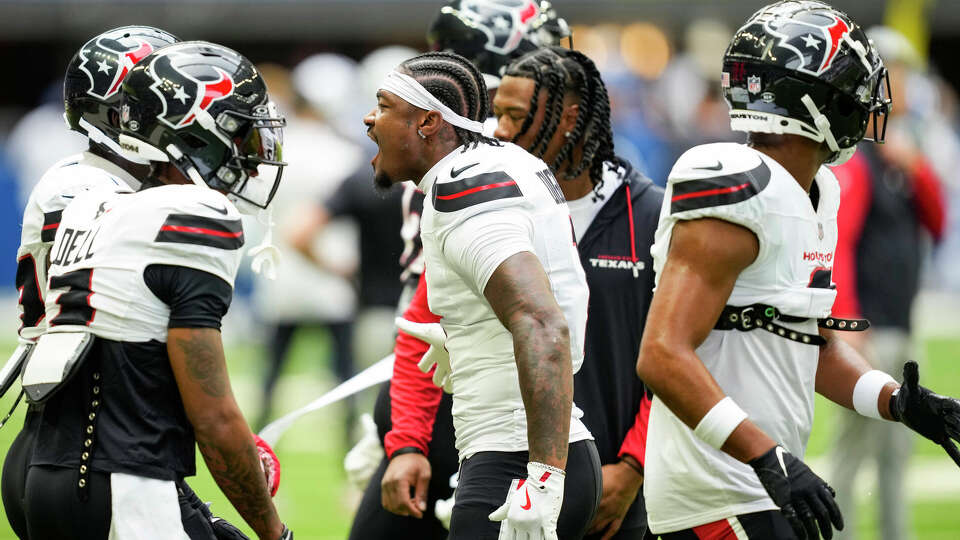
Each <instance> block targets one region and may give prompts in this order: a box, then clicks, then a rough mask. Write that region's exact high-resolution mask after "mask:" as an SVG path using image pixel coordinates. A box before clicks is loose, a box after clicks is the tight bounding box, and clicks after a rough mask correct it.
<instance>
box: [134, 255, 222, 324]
mask: <svg viewBox="0 0 960 540" xmlns="http://www.w3.org/2000/svg"><path fill="white" fill-rule="evenodd" d="M143 281H144V283H146V285H147V287H148V288H149V289H150V291H151V292H153V294H154V295H156V297H157V298H159V299H160V300H161V301H162V302H163V303H164V304H167V305H168V306H170V322H169V323H168V324H167V327H168V328H217V329H219V328H220V319H222V318H223V316H224V315H225V314H226V313H227V309H228V308H229V307H230V301H231V299H232V298H233V288H232V287H231V286H230V284H229V283H227V282H226V281H224V280H222V279H220V278H219V277H217V276H215V275H213V274H211V273H209V272H204V271H202V270H196V269H194V268H187V267H185V266H174V265H168V264H151V265H150V266H148V267H146V268H145V269H144V270H143Z"/></svg>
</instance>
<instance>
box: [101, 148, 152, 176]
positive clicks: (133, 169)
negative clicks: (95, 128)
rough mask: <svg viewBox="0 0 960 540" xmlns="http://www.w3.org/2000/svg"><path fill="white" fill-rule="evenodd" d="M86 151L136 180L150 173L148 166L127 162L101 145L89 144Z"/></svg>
mask: <svg viewBox="0 0 960 540" xmlns="http://www.w3.org/2000/svg"><path fill="white" fill-rule="evenodd" d="M87 151H88V152H90V153H91V154H93V155H95V156H97V157H99V158H101V159H105V160H107V161H109V162H110V163H113V164H114V165H116V166H117V167H119V168H121V169H123V170H124V171H126V172H127V174H129V175H130V176H132V177H134V178H136V179H138V180H139V179H141V178H144V177H145V176H147V174H149V172H150V166H149V165H138V164H136V163H133V162H132V161H127V160H125V159H123V158H122V157H120V156H119V155H117V154H115V153H113V152H111V151H110V150H109V149H107V148H106V147H105V146H103V145H100V144H96V143H94V142H90V147H89V148H88V149H87Z"/></svg>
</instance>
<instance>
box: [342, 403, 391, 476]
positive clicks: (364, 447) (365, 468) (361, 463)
mask: <svg viewBox="0 0 960 540" xmlns="http://www.w3.org/2000/svg"><path fill="white" fill-rule="evenodd" d="M360 425H361V426H362V427H363V436H362V437H360V440H359V441H357V444H356V445H354V447H353V448H351V449H350V451H349V452H347V455H346V457H344V458H343V468H344V470H345V471H346V472H347V481H348V482H350V484H351V485H353V486H354V487H356V488H357V489H358V490H360V491H363V490H365V489H367V484H368V483H370V478H371V477H373V473H375V472H377V467H378V466H380V461H382V460H383V447H382V446H380V436H379V435H378V434H377V424H376V423H375V422H374V421H373V417H372V416H370V415H369V414H364V415H363V416H361V417H360Z"/></svg>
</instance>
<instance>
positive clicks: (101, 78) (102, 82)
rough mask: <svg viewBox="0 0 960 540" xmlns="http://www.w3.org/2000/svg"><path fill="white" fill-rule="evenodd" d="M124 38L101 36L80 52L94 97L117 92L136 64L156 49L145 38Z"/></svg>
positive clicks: (82, 67)
mask: <svg viewBox="0 0 960 540" xmlns="http://www.w3.org/2000/svg"><path fill="white" fill-rule="evenodd" d="M124 41H125V42H126V43H121V42H120V41H118V40H115V39H111V38H109V37H101V38H99V39H97V40H95V41H93V42H91V43H89V44H87V46H86V47H84V48H83V49H82V50H81V51H80V58H81V59H82V60H83V61H82V62H81V63H80V70H81V71H83V72H84V73H86V74H87V77H88V78H89V79H90V88H89V89H88V90H87V93H88V94H90V95H91V96H94V97H98V98H100V99H106V98H108V97H110V96H112V95H114V94H116V93H117V90H119V89H120V83H122V82H123V78H124V77H126V76H127V73H130V70H131V69H133V66H134V64H136V63H137V62H139V61H140V60H142V59H143V58H144V57H145V56H147V55H148V54H150V53H152V52H153V46H152V45H150V44H149V43H147V42H146V41H143V40H141V39H135V38H134V39H126V40H124ZM131 41H132V43H130V42H131Z"/></svg>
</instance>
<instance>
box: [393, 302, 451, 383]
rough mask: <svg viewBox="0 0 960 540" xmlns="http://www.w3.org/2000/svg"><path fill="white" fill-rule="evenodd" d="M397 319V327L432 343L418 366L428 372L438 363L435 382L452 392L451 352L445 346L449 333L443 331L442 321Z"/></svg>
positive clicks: (425, 341)
mask: <svg viewBox="0 0 960 540" xmlns="http://www.w3.org/2000/svg"><path fill="white" fill-rule="evenodd" d="M395 321H396V324H397V328H399V329H400V330H403V331H404V332H405V333H407V334H410V335H411V336H413V337H415V338H417V339H419V340H421V341H423V342H424V343H428V344H430V348H429V349H428V350H427V352H426V354H424V355H423V358H422V359H421V360H420V362H419V363H418V364H417V367H419V368H420V371H422V372H424V373H427V372H429V371H430V368H431V367H433V365H434V364H436V366H437V369H436V371H434V372H433V384H435V385H437V386H439V387H440V388H443V391H444V392H446V393H448V394H452V393H453V381H452V380H451V379H450V354H449V353H448V352H447V348H446V346H445V343H446V341H447V333H446V332H444V331H443V327H442V326H440V323H418V322H413V321H408V320H407V319H404V318H402V317H397V318H396V319H395Z"/></svg>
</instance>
